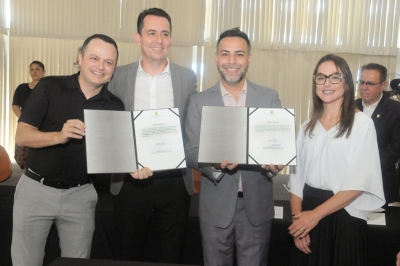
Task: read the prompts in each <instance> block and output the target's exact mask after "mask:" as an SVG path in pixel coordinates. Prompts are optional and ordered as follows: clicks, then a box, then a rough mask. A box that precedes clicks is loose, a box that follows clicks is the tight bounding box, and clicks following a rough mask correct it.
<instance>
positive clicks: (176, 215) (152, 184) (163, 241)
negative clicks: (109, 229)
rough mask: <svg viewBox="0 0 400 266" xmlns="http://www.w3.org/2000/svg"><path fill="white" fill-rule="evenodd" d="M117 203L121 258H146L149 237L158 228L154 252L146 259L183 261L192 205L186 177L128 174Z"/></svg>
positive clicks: (116, 225) (117, 226)
mask: <svg viewBox="0 0 400 266" xmlns="http://www.w3.org/2000/svg"><path fill="white" fill-rule="evenodd" d="M113 204H114V219H115V229H116V234H117V235H116V237H117V245H118V246H117V250H118V254H117V257H118V259H121V260H134V261H143V260H144V257H143V254H145V252H146V250H145V247H146V240H147V239H148V235H149V232H150V230H154V229H155V238H156V240H155V250H154V252H153V254H154V255H153V256H152V258H151V259H146V260H147V261H153V262H165V263H179V262H180V258H181V251H182V246H183V241H184V238H185V231H186V223H187V217H188V213H189V207H190V196H189V194H188V193H187V191H186V187H185V184H184V181H183V178H182V176H180V177H171V176H167V177H166V176H163V177H157V174H155V177H151V178H149V179H147V180H135V179H133V178H132V177H130V175H127V176H126V177H125V182H124V184H123V186H122V189H121V191H120V193H119V194H118V195H117V196H114V197H113ZM152 219H153V221H152ZM150 224H152V225H155V227H152V228H151V227H150ZM152 233H154V232H152ZM147 253H148V252H147Z"/></svg>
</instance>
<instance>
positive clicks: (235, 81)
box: [217, 66, 249, 85]
mask: <svg viewBox="0 0 400 266" xmlns="http://www.w3.org/2000/svg"><path fill="white" fill-rule="evenodd" d="M217 68H218V72H219V74H220V75H221V77H222V79H223V80H225V81H226V83H228V84H229V85H236V84H239V82H241V81H242V80H243V78H244V77H245V76H246V73H247V70H248V69H249V67H248V66H247V67H246V68H244V69H243V71H242V72H240V75H239V76H236V77H234V78H230V79H229V78H228V77H227V76H226V75H225V73H224V72H223V71H222V69H221V68H219V67H217Z"/></svg>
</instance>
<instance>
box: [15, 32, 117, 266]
mask: <svg viewBox="0 0 400 266" xmlns="http://www.w3.org/2000/svg"><path fill="white" fill-rule="evenodd" d="M117 60H118V48H117V44H116V43H115V41H114V40H113V39H111V38H110V37H108V36H105V35H101V34H95V35H93V36H90V37H89V38H87V39H86V40H85V42H84V43H83V46H82V51H81V53H80V54H79V65H80V67H81V71H80V72H79V73H77V74H74V75H72V76H59V77H46V78H43V79H41V80H40V82H39V83H38V84H37V85H36V87H35V89H34V90H33V91H32V93H31V95H30V98H29V99H28V101H27V102H26V105H25V107H24V113H23V114H22V115H21V117H20V119H19V123H18V128H17V133H16V142H17V143H18V145H21V146H28V147H30V148H31V149H30V152H29V154H28V157H27V158H26V165H27V171H26V172H25V174H24V175H22V177H21V179H20V180H19V182H18V185H17V188H16V190H15V196H14V213H13V237H12V245H11V256H12V261H13V265H18V266H24V265H29V266H35V265H42V263H43V257H44V250H45V244H46V239H47V235H48V233H49V230H50V227H51V225H52V224H53V222H55V223H56V226H57V230H58V234H59V237H60V248H61V256H62V257H75V258H89V257H90V250H91V244H92V236H93V231H94V215H95V207H96V203H97V193H96V191H95V189H94V187H93V185H92V184H91V183H90V180H89V178H88V175H87V168H86V149H85V138H84V136H85V124H84V123H83V122H82V121H83V110H84V109H103V110H123V109H124V106H123V103H122V102H121V101H120V100H119V99H118V98H117V97H116V96H114V95H113V94H111V93H110V92H109V91H108V89H107V85H108V81H109V80H110V79H111V77H112V75H113V73H114V70H115V68H116V65H117Z"/></svg>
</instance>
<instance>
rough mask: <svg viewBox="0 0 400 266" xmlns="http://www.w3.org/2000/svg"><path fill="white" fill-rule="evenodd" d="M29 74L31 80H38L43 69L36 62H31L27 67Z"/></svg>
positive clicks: (41, 75) (41, 76) (42, 73)
mask: <svg viewBox="0 0 400 266" xmlns="http://www.w3.org/2000/svg"><path fill="white" fill-rule="evenodd" d="M29 75H31V78H32V80H33V81H39V79H41V78H43V76H44V70H43V68H42V67H41V66H39V65H38V64H35V63H33V64H31V66H30V67H29Z"/></svg>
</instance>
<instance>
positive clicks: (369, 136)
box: [289, 112, 385, 220]
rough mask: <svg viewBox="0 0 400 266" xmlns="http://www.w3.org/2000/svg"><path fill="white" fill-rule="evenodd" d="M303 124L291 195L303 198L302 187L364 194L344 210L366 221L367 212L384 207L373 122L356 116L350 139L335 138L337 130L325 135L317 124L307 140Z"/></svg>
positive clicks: (298, 141)
mask: <svg viewBox="0 0 400 266" xmlns="http://www.w3.org/2000/svg"><path fill="white" fill-rule="evenodd" d="M306 123H307V122H305V123H304V124H303V125H302V126H301V128H300V131H299V133H298V136H297V158H296V159H297V166H296V168H295V171H294V172H295V173H292V174H291V175H290V180H289V188H290V192H291V193H293V194H295V195H297V196H298V197H300V198H303V188H304V184H305V183H307V184H308V185H309V186H311V187H314V188H319V189H325V190H331V191H333V193H334V194H336V193H338V192H339V191H344V190H361V191H363V193H362V194H361V195H360V196H359V197H358V198H357V199H355V200H354V201H353V202H352V203H350V204H349V205H348V206H346V207H345V210H346V211H347V212H348V213H349V214H350V215H351V216H354V217H357V218H361V219H364V220H366V219H367V212H368V211H371V210H376V209H378V208H379V207H381V206H382V205H383V204H384V203H385V200H384V194H383V186H382V174H381V167H380V160H379V151H378V144H377V140H376V131H375V126H374V123H373V121H372V119H371V118H370V117H369V116H367V115H366V114H364V113H362V112H358V113H356V114H355V119H354V125H353V129H352V131H351V134H350V136H349V138H346V134H344V136H342V137H340V138H335V136H336V134H337V132H338V128H337V127H336V126H335V127H333V128H331V129H330V130H328V131H326V130H325V128H324V127H323V126H322V125H321V124H320V123H319V122H317V124H316V125H315V129H314V132H313V134H312V136H311V138H310V136H309V132H307V134H305V132H304V129H305V125H306Z"/></svg>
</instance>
